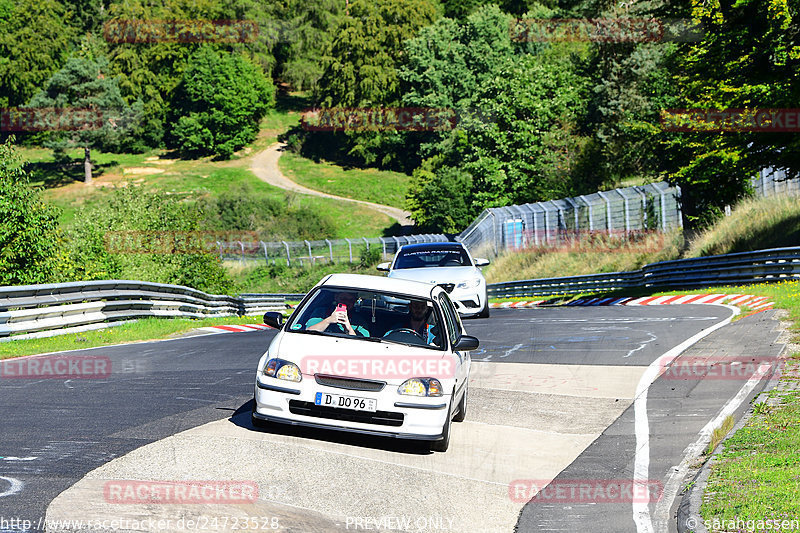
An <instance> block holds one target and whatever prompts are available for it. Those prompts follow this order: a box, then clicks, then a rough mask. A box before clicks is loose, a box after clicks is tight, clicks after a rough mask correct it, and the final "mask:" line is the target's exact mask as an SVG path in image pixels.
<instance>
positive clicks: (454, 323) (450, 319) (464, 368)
mask: <svg viewBox="0 0 800 533" xmlns="http://www.w3.org/2000/svg"><path fill="white" fill-rule="evenodd" d="M439 303H440V305H441V307H442V312H443V313H444V319H445V322H446V323H447V335H448V339H449V341H450V347H451V349H453V355H455V357H456V365H457V367H456V389H457V394H456V399H457V398H460V397H461V392H462V389H463V386H464V385H465V384H466V380H467V378H468V377H469V366H470V355H469V352H465V351H456V350H455V349H454V348H453V347H454V346H455V344H456V342H458V339H459V337H461V335H462V333H463V331H464V326H463V325H462V324H461V319H460V318H459V317H458V312H457V311H456V308H455V306H454V305H453V302H451V301H450V298H449V297H448V296H447V293H445V292H442V293H440V294H439Z"/></svg>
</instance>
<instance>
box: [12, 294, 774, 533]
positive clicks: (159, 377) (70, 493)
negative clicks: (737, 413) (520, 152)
mask: <svg viewBox="0 0 800 533" xmlns="http://www.w3.org/2000/svg"><path fill="white" fill-rule="evenodd" d="M768 313H769V312H768ZM768 313H760V314H759V315H756V316H754V317H749V318H746V319H744V320H741V321H738V322H735V323H733V324H731V325H728V326H725V327H724V328H722V329H720V330H719V331H717V332H715V333H712V334H711V335H710V336H709V337H707V338H706V340H704V341H701V344H698V345H697V346H696V347H695V349H699V350H700V351H699V352H697V353H702V354H706V355H708V354H712V353H716V352H718V351H719V350H720V349H721V348H720V347H723V348H722V349H731V348H734V349H736V350H748V349H749V348H748V344H747V343H748V342H749V343H750V344H751V345H752V346H762V347H763V349H762V351H763V354H764V355H765V356H767V355H770V356H774V355H775V354H776V352H777V351H779V347H777V346H774V345H773V346H770V344H771V343H774V341H775V337H776V336H777V335H776V334H775V333H771V329H772V327H773V326H774V321H772V320H770V319H769V315H768ZM730 315H731V311H730V310H729V309H727V308H724V307H719V306H695V305H686V306H672V307H670V306H662V307H603V308H591V307H590V308H574V307H569V308H547V309H530V310H494V311H493V314H492V318H490V319H488V320H470V321H468V322H467V323H466V325H467V329H468V331H469V332H470V333H471V334H474V335H476V336H478V337H479V338H481V340H482V342H483V344H482V347H481V349H480V350H478V351H476V352H474V353H473V361H474V362H475V364H474V369H473V376H472V379H471V382H470V387H471V388H470V401H469V413H468V416H467V421H465V422H463V423H460V424H456V425H454V428H453V436H452V441H451V449H450V450H449V451H448V452H447V453H444V454H431V453H429V452H428V451H427V450H426V449H425V448H423V447H415V446H413V445H408V444H405V443H402V442H396V441H393V440H391V439H378V438H367V437H359V436H353V435H342V434H338V433H335V432H319V431H311V430H302V429H277V430H274V431H268V432H262V431H255V430H254V429H253V428H251V427H250V423H249V408H250V405H249V402H250V400H251V398H252V386H253V385H252V384H253V378H254V373H255V365H256V362H257V360H258V358H259V357H260V355H261V354H262V352H263V350H264V349H265V348H266V346H267V345H268V343H269V341H270V339H271V338H272V336H273V335H274V333H273V332H271V331H262V332H253V333H235V334H221V335H210V336H201V337H190V338H185V339H179V340H173V341H165V342H156V343H143V344H135V345H122V346H115V347H109V348H102V349H96V350H88V351H85V352H83V353H77V354H76V353H72V354H71V355H92V356H96V357H107V358H108V360H109V361H110V363H111V368H112V372H111V373H110V375H108V376H100V378H99V379H84V380H71V381H66V382H65V381H64V380H56V379H20V378H16V379H14V378H0V398H2V400H0V402H1V404H2V406H3V412H4V414H5V417H4V419H3V422H2V426H0V431H2V434H3V437H4V438H3V439H2V444H1V445H0V456H2V457H3V459H0V519H6V520H9V519H14V518H16V519H18V520H19V519H26V520H30V521H31V522H33V524H34V526H36V525H37V524H38V521H39V519H40V518H41V517H44V515H45V511H46V510H47V509H48V507H49V511H48V512H47V517H48V518H49V519H53V520H56V519H75V520H81V519H82V520H88V519H96V520H98V519H111V518H117V519H119V518H129V519H132V518H162V519H165V520H166V519H175V518H176V517H186V516H190V515H192V514H195V515H196V514H197V513H201V514H205V515H208V516H211V515H218V516H223V515H224V516H228V517H236V516H238V517H246V516H262V517H263V516H268V517H274V518H278V519H279V521H278V522H269V523H270V524H272V525H274V524H279V529H280V530H283V531H329V530H357V529H361V530H365V529H366V526H367V525H370V526H372V527H374V526H375V525H376V524H377V525H380V526H382V527H383V529H385V530H391V529H395V530H397V529H398V527H397V526H399V525H403V527H405V526H408V527H407V528H406V530H409V531H431V530H437V529H438V530H449V531H475V530H482V531H512V530H513V529H514V527H515V526H516V527H517V528H518V531H537V530H539V529H541V528H547V529H552V530H563V531H574V530H576V529H582V528H584V527H585V525H586V524H587V523H591V524H592V525H593V529H595V528H596V527H599V526H598V522H597V520H603V521H604V522H602V523H606V524H608V529H607V530H608V531H636V525H635V522H634V518H633V511H632V506H631V503H627V502H626V503H619V504H615V503H607V504H606V505H582V504H580V502H578V504H576V503H575V502H565V501H563V499H561V500H558V499H557V500H553V499H549V500H546V501H542V500H541V498H540V499H539V500H534V501H532V502H530V503H526V502H527V501H528V500H529V499H530V498H529V497H528V498H526V497H525V495H526V493H525V492H524V491H521V492H516V493H515V490H518V487H519V486H523V487H524V486H526V485H525V483H528V485H527V486H532V485H534V484H537V483H547V482H549V481H550V480H552V479H554V478H556V480H575V479H583V480H605V481H608V480H615V479H630V478H631V477H632V475H633V471H634V461H635V457H634V456H635V449H636V448H637V441H636V435H635V428H634V425H635V424H634V418H635V416H634V415H635V413H634V407H633V405H632V403H633V399H634V397H635V395H636V388H637V385H638V384H639V382H640V380H641V378H642V376H643V375H644V374H645V372H646V370H647V367H648V365H650V364H651V363H652V362H653V361H655V360H657V359H658V358H659V356H661V355H662V354H664V353H665V352H667V351H668V350H669V349H671V348H673V347H674V346H676V345H678V344H680V343H681V342H683V341H685V340H686V339H688V338H690V337H692V336H693V335H695V334H696V333H698V332H700V331H702V330H704V329H706V328H708V327H710V326H712V325H714V324H717V323H719V322H720V321H722V320H724V319H726V318H727V317H729V316H730ZM737 332H738V333H737ZM702 343H706V344H702ZM701 345H702V346H701ZM703 346H704V347H703ZM692 350H694V349H692ZM686 355H687V356H688V355H689V353H688V352H687V354H686ZM763 381H766V380H763ZM741 386H742V382H741V380H739V381H736V380H714V381H709V380H698V379H673V380H670V382H667V380H663V379H660V380H658V381H657V382H656V383H655V384H654V385H653V387H651V389H650V394H649V397H650V398H649V406H648V412H649V413H650V418H649V420H648V426H646V427H647V428H649V431H648V432H646V434H648V435H649V436H650V443H649V448H650V453H649V454H648V459H649V461H648V467H649V470H648V472H649V474H648V475H649V476H650V477H651V478H652V479H655V480H660V481H661V482H662V483H663V485H664V486H665V488H666V485H668V480H667V478H666V476H667V474H668V473H669V472H670V471H671V469H672V467H673V466H675V465H678V464H679V463H680V461H681V459H682V454H683V450H684V449H685V448H686V447H687V445H689V444H691V443H692V442H693V441H694V440H695V439H696V438H697V432H698V431H699V429H700V428H702V426H703V425H704V424H705V423H706V422H708V420H710V419H712V418H713V417H714V416H715V415H716V414H717V412H718V411H719V409H720V408H721V407H722V405H723V404H724V403H725V402H726V401H727V400H728V399H729V398H730V397H732V396H734V395H735V394H736V393H737V391H739V389H740V388H741ZM761 386H763V382H762V383H761ZM755 392H757V389H753V391H752V392H751V393H749V395H750V396H752V394H754V393H755ZM191 428H193V429H191ZM185 430H186V431H185ZM170 436H171V437H170ZM167 437H169V438H167ZM134 450H135V451H134ZM129 452H132V453H129ZM87 473H88V474H89V475H88V476H87ZM84 476H86V477H84ZM126 479H152V480H178V479H204V480H205V479H220V480H231V479H232V480H250V481H252V482H255V483H256V484H257V485H258V487H259V493H260V499H259V501H258V503H256V504H252V505H251V506H244V507H242V506H239V507H237V508H227V507H226V508H223V506H217V507H216V508H211V509H209V508H206V507H204V508H203V509H200V508H199V507H198V506H196V505H195V506H194V507H192V506H188V507H187V506H184V507H182V508H178V507H177V506H167V505H162V506H153V505H148V506H138V505H122V506H120V505H111V504H108V503H107V502H106V501H104V497H103V492H102V487H103V485H104V483H105V480H126ZM648 479H649V478H648ZM9 480H11V481H9ZM3 483H5V485H3ZM12 483H13V484H12ZM6 487H8V488H6ZM70 487H72V488H70ZM67 489H69V490H67ZM9 492H14V493H13V494H7V495H5V496H2V495H3V494H5V493H9ZM657 506H658V504H657V503H652V504H650V505H649V506H648V505H645V507H646V508H647V510H648V512H649V514H650V516H649V518H650V520H651V521H653V523H655V524H656V525H657V526H658V524H659V523H658V519H659V517H660V516H661V515H664V514H665V513H669V512H670V506H669V505H666V504H664V503H662V504H661V508H660V509H657ZM664 508H666V511H664ZM639 511H640V512H641V509H640V510H639ZM598 513H599V514H598ZM262 525H263V522H262ZM359 525H360V526H361V527H360V528H359ZM0 526H2V522H1V521H0ZM6 529H9V530H15V531H20V528H19V527H16V528H8V527H7V528H6ZM56 529H57V528H52V527H51V528H50V530H56ZM65 529H71V528H65ZM173 529H174V530H178V529H177V528H176V526H173ZM256 529H260V528H256ZM0 530H2V527H0ZM33 530H35V527H34V528H32V529H31V531H33ZM140 530H151V531H157V530H158V529H153V528H147V527H141V528H140ZM217 530H218V531H219V530H231V527H228V528H227V529H217Z"/></svg>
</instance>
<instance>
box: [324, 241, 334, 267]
mask: <svg viewBox="0 0 800 533" xmlns="http://www.w3.org/2000/svg"><path fill="white" fill-rule="evenodd" d="M325 242H327V243H328V252H330V254H331V263H333V244H331V241H329V240H328V239H325Z"/></svg>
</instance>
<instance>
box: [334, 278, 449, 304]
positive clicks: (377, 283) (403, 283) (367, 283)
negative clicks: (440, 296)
mask: <svg viewBox="0 0 800 533" xmlns="http://www.w3.org/2000/svg"><path fill="white" fill-rule="evenodd" d="M320 286H324V287H328V286H336V287H349V288H353V289H358V290H368V291H385V292H393V293H396V294H406V295H408V296H416V297H419V298H428V299H429V298H430V297H431V292H432V291H433V290H434V289H436V287H435V286H434V285H432V284H430V283H422V282H419V281H409V280H406V279H394V278H387V277H385V276H366V275H364V274H331V275H330V276H328V277H327V278H325V279H323V280H322V281H321V282H320Z"/></svg>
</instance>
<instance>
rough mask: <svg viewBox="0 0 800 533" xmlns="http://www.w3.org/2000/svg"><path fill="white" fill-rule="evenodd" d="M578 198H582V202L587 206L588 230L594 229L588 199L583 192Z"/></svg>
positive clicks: (590, 205)
mask: <svg viewBox="0 0 800 533" xmlns="http://www.w3.org/2000/svg"><path fill="white" fill-rule="evenodd" d="M580 199H581V200H583V203H585V204H586V207H588V208H589V231H590V232H591V231H592V230H594V222H592V204H591V203H590V202H589V200H587V199H586V196H585V195H583V194H582V195H581V196H580Z"/></svg>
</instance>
